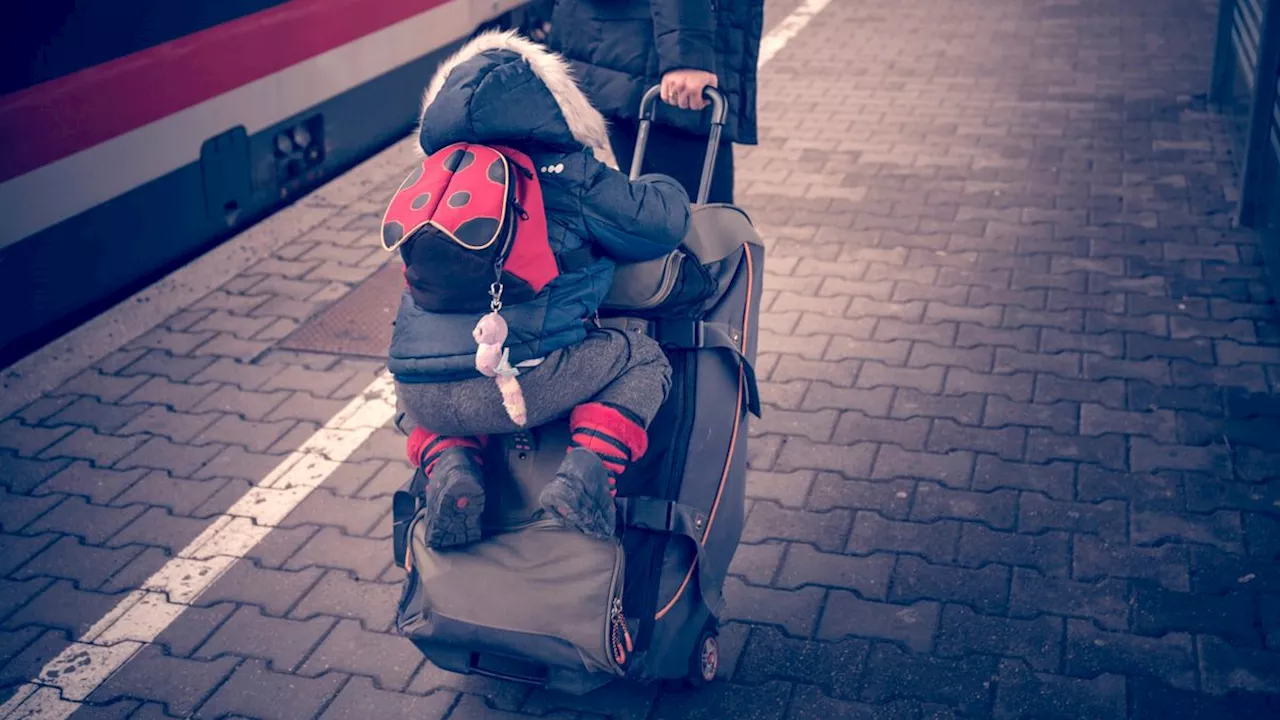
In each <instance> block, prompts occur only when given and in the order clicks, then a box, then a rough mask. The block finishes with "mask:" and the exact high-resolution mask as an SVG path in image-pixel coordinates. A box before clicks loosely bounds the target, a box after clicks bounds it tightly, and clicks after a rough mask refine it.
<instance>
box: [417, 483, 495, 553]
mask: <svg viewBox="0 0 1280 720" xmlns="http://www.w3.org/2000/svg"><path fill="white" fill-rule="evenodd" d="M427 507H428V509H427V513H428V516H427V518H426V519H425V520H426V524H427V526H426V540H427V546H428V547H431V548H434V549H437V550H440V549H444V548H450V547H457V546H459V545H467V544H470V543H473V542H477V541H479V540H480V530H481V527H480V516H481V515H483V514H484V488H482V487H481V486H480V484H479V483H477V482H475V481H474V480H472V479H470V478H455V479H453V480H452V481H451V482H448V483H446V484H445V485H443V486H442V487H440V489H439V490H438V491H437V492H436V493H435V494H434V495H433V496H432V497H431V498H430V499H429V500H428V506H427Z"/></svg>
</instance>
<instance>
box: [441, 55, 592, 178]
mask: <svg viewBox="0 0 1280 720" xmlns="http://www.w3.org/2000/svg"><path fill="white" fill-rule="evenodd" d="M462 141H466V142H477V143H486V142H488V143H508V144H512V145H515V146H516V147H519V146H520V145H522V144H527V143H530V142H533V143H537V144H540V145H544V146H546V147H548V148H553V149H557V150H565V151H571V150H574V149H576V148H575V146H577V147H587V148H590V149H591V150H592V151H593V152H594V154H595V156H596V158H597V159H598V160H600V161H601V162H605V163H606V164H609V165H611V166H613V167H616V166H617V165H616V162H614V160H613V153H612V152H611V151H610V149H609V134H608V130H607V128H606V125H605V120H604V116H602V115H601V114H600V112H599V111H598V110H596V109H595V108H594V107H592V105H591V102H590V101H589V100H588V99H587V96H586V95H585V94H583V92H582V90H580V89H579V88H578V84H577V83H576V82H575V80H574V78H573V75H572V73H571V71H570V69H569V64H568V63H567V62H566V61H565V60H564V59H563V58H562V57H560V56H559V55H557V54H555V53H553V52H551V51H550V50H548V49H546V48H545V47H543V46H542V45H539V44H537V43H535V42H533V41H531V40H528V39H526V38H524V37H521V36H520V35H519V34H517V33H516V32H515V31H507V32H501V31H491V32H486V33H482V34H480V35H478V36H476V37H475V38H474V39H472V40H471V41H470V42H468V43H467V44H466V45H464V46H463V47H462V48H461V49H460V50H458V52H457V53H455V54H454V55H453V56H452V57H450V58H449V59H447V60H445V61H444V62H443V63H441V65H440V67H439V69H438V70H437V71H436V74H435V77H433V78H432V80H431V83H430V84H429V85H428V86H427V90H426V93H425V95H424V96H423V100H422V114H421V116H420V121H419V125H418V146H419V148H420V149H421V150H422V151H423V152H425V153H428V154H430V153H432V152H435V151H436V150H439V149H440V148H442V147H445V146H447V145H450V144H452V143H455V142H462Z"/></svg>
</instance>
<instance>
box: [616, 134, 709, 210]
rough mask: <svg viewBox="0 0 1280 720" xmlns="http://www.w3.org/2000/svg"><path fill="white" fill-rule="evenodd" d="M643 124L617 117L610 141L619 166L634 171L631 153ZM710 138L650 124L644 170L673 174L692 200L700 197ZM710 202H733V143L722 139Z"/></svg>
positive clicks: (626, 170) (624, 169)
mask: <svg viewBox="0 0 1280 720" xmlns="http://www.w3.org/2000/svg"><path fill="white" fill-rule="evenodd" d="M639 130H640V125H639V123H638V122H634V121H615V122H614V123H613V124H611V125H610V126H609V143H610V145H612V146H613V154H614V155H615V156H616V157H617V158H618V169H620V170H622V172H624V173H629V172H631V154H632V153H633V152H635V148H636V135H637V134H638V133H639ZM706 152H707V138H706V137H705V136H701V135H693V134H690V133H686V132H683V131H680V130H675V129H673V128H669V127H666V126H663V125H657V124H654V125H650V126H649V142H648V143H647V144H646V146H645V153H644V166H643V167H641V172H642V173H647V172H653V173H662V174H663V175H670V176H671V177H673V178H675V179H676V181H677V182H679V183H680V184H681V185H683V186H684V189H685V190H686V191H687V192H688V193H689V200H690V201H696V200H697V197H698V181H699V180H701V179H702V161H703V158H705V157H706ZM707 202H712V203H732V202H733V143H731V142H729V141H728V140H721V141H720V149H719V151H718V152H717V153H716V166H715V170H713V171H712V173H711V194H710V195H709V196H708V197H707Z"/></svg>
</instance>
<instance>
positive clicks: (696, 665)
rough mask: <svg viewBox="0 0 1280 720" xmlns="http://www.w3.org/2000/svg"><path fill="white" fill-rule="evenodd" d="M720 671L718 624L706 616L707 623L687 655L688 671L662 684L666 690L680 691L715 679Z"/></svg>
mask: <svg viewBox="0 0 1280 720" xmlns="http://www.w3.org/2000/svg"><path fill="white" fill-rule="evenodd" d="M719 672H720V625H719V623H717V622H716V621H715V619H714V618H708V619H707V624H706V626H704V627H703V628H702V633H701V634H699V635H698V642H697V644H696V645H694V646H693V653H692V654H690V655H689V671H688V673H687V674H686V675H685V676H684V677H683V678H680V679H678V680H667V681H665V682H664V683H663V684H664V686H665V687H666V689H668V690H673V691H680V690H688V689H690V688H700V687H704V686H706V685H708V684H710V683H711V682H713V681H714V680H715V679H716V675H717V674H718V673H719Z"/></svg>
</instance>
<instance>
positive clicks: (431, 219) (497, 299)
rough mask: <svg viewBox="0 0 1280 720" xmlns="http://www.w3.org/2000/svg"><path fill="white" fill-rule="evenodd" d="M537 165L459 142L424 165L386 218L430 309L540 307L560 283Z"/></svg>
mask: <svg viewBox="0 0 1280 720" xmlns="http://www.w3.org/2000/svg"><path fill="white" fill-rule="evenodd" d="M532 167H533V163H532V161H531V160H530V159H529V156H527V155H525V154H524V153H521V152H519V151H516V150H512V149H511V148H507V147H492V146H487V145H474V144H471V143H455V144H453V145H449V146H448V147H445V148H442V149H440V150H438V151H436V152H434V153H432V154H431V155H428V156H427V157H425V158H423V160H422V164H421V165H420V166H419V167H417V168H415V169H414V170H413V172H412V173H410V174H409V177H408V179H406V180H405V181H404V184H403V185H401V186H400V189H399V190H398V191H396V194H395V196H394V197H393V198H392V199H391V204H390V205H389V206H388V207H387V211H386V214H385V215H384V216H383V218H382V247H383V248H384V249H386V250H388V251H391V250H396V249H399V250H400V256H401V258H403V260H404V264H405V280H406V282H407V283H408V285H409V292H410V294H411V295H412V296H413V300H414V302H415V303H417V305H418V306H419V307H421V308H422V309H423V310H427V311H429V312H443V313H483V312H486V311H497V310H499V309H501V307H502V304H503V303H504V302H506V303H507V304H517V303H521V302H526V301H528V300H531V299H533V297H534V296H535V295H537V294H538V293H539V292H540V291H541V290H542V289H543V288H544V287H546V286H547V284H548V283H550V282H551V281H552V280H554V279H555V278H556V276H557V275H559V274H560V269H561V263H560V262H557V258H556V255H555V253H554V252H552V250H551V246H550V244H549V243H548V240H547V217H546V213H545V210H544V209H543V205H542V188H541V186H540V185H539V184H538V179H537V177H536V176H535V175H534V173H533V171H532V170H531V168H532Z"/></svg>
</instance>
